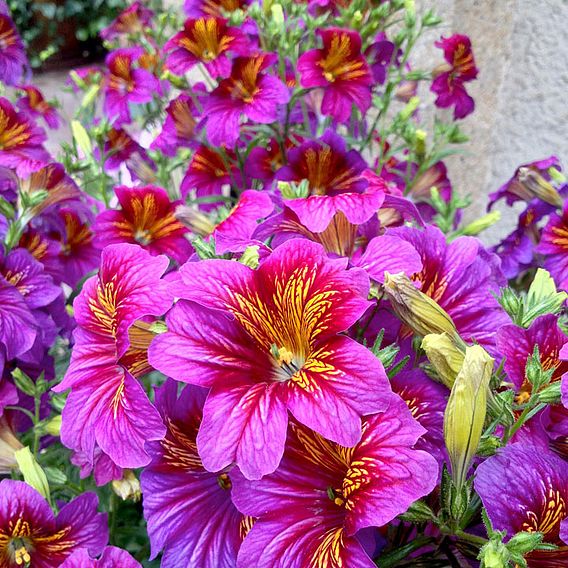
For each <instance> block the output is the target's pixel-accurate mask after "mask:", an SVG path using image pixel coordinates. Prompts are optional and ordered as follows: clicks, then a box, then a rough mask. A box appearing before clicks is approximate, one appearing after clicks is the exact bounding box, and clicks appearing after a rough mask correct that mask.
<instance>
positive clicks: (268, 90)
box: [204, 53, 290, 147]
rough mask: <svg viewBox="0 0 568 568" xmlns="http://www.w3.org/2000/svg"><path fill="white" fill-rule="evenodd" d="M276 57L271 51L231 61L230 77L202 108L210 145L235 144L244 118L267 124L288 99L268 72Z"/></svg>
mask: <svg viewBox="0 0 568 568" xmlns="http://www.w3.org/2000/svg"><path fill="white" fill-rule="evenodd" d="M276 60H277V57H276V55H274V54H272V53H257V54H256V55H252V56H250V57H238V58H237V59H235V60H234V61H233V66H232V69H231V74H230V76H229V77H228V78H227V79H223V80H222V81H221V82H220V83H219V85H218V87H217V88H216V89H214V90H213V91H212V92H211V94H210V95H209V98H208V100H207V102H206V105H205V108H204V115H205V116H206V117H207V125H206V128H207V138H208V140H209V142H211V144H214V145H216V146H222V145H226V146H228V147H232V146H234V145H235V143H236V142H237V140H238V138H239V134H240V124H241V122H242V121H243V120H245V121H246V120H248V121H251V122H256V123H259V124H270V123H271V122H274V121H275V120H276V119H277V117H278V107H279V105H283V104H286V103H287V102H288V101H289V100H290V92H289V90H288V88H287V87H286V85H284V83H282V81H281V80H280V79H279V78H278V77H276V76H275V75H273V74H271V73H269V72H267V69H268V68H269V67H271V66H273V65H274V64H275V63H276Z"/></svg>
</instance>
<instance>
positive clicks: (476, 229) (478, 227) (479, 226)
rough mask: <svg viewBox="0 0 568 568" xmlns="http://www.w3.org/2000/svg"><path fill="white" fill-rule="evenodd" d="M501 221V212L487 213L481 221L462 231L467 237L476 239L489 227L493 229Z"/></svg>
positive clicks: (474, 222)
mask: <svg viewBox="0 0 568 568" xmlns="http://www.w3.org/2000/svg"><path fill="white" fill-rule="evenodd" d="M500 219H501V212H500V211H491V213H487V215H483V217H480V218H479V219H476V220H475V221H473V222H472V223H470V224H469V225H466V226H465V227H464V228H463V229H462V231H461V234H462V235H467V236H470V237H475V236H476V235H479V233H481V232H483V231H485V230H486V229H488V228H489V227H492V226H493V225H495V223H497V222H498V221H499V220H500Z"/></svg>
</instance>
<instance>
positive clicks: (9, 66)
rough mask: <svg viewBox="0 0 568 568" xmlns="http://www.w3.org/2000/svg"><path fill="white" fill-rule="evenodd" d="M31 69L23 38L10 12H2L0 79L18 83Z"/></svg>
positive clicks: (0, 25) (8, 82) (8, 83)
mask: <svg viewBox="0 0 568 568" xmlns="http://www.w3.org/2000/svg"><path fill="white" fill-rule="evenodd" d="M28 69H29V63H28V58H27V56H26V49H25V47H24V43H23V42H22V38H21V37H20V34H19V33H18V30H17V29H16V26H15V25H14V22H13V21H12V18H10V14H9V12H6V13H0V81H1V82H2V83H4V84H6V85H17V84H18V83H19V82H20V80H21V79H22V78H23V76H24V74H25V73H26V72H27V71H28Z"/></svg>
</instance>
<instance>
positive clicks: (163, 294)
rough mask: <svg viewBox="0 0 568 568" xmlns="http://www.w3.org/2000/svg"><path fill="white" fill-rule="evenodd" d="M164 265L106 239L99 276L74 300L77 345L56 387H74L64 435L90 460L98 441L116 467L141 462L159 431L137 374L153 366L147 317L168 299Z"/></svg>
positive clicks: (164, 306) (161, 259)
mask: <svg viewBox="0 0 568 568" xmlns="http://www.w3.org/2000/svg"><path fill="white" fill-rule="evenodd" d="M167 266H168V260H167V258H166V257H164V256H158V257H154V256H151V255H150V254H149V253H148V252H147V251H145V250H143V249H142V248H140V247H139V246H137V245H131V244H120V245H109V246H107V247H106V248H105V249H104V251H103V252H102V255H101V268H100V271H99V274H98V275H97V276H94V277H92V278H90V279H89V280H87V281H86V282H85V284H84V285H83V289H82V290H81V293H80V294H79V295H78V296H77V298H76V300H75V302H74V304H73V307H74V311H75V319H76V320H77V328H76V330H75V332H74V336H73V337H74V340H75V346H74V348H73V352H72V356H71V363H70V365H69V368H68V370H67V373H66V374H65V377H64V379H63V381H62V382H61V383H60V384H59V385H57V386H56V387H54V389H53V390H54V391H56V392H62V391H64V390H67V389H69V388H70V389H71V392H70V394H69V396H68V398H67V402H66V404H65V408H64V409H63V413H62V419H63V423H62V428H61V441H62V442H63V444H65V445H66V446H67V447H69V448H71V449H73V450H75V451H82V452H85V453H86V454H87V458H88V460H89V461H91V462H93V460H94V452H95V449H96V447H97V446H98V447H100V448H101V450H102V451H103V452H104V453H105V454H107V455H108V456H109V457H110V458H111V459H112V460H113V462H114V463H116V464H117V465H118V466H120V467H139V466H143V465H146V464H147V463H148V462H149V457H148V455H147V453H146V452H145V450H144V442H145V441H147V440H156V439H160V438H161V437H162V436H163V435H164V427H163V424H162V420H161V418H160V415H159V413H158V411H157V410H156V409H155V407H154V406H153V405H152V403H151V402H150V401H149V400H148V397H147V395H146V393H145V392H144V389H143V388H142V386H141V384H140V382H139V381H138V380H137V378H138V377H141V376H142V375H144V374H146V373H148V372H149V371H151V370H152V368H151V367H150V366H149V365H148V361H147V355H146V349H147V345H148V344H149V341H150V340H151V338H152V337H153V335H154V334H153V333H152V332H151V330H150V325H149V323H148V322H147V321H146V319H147V316H152V315H154V316H158V315H161V314H162V313H164V312H165V311H166V309H167V308H168V307H169V306H170V304H171V296H170V294H169V293H168V292H167V291H166V288H165V283H164V282H163V281H162V280H161V279H160V277H161V275H162V274H163V273H164V271H165V270H166V268H167ZM144 318H146V319H144Z"/></svg>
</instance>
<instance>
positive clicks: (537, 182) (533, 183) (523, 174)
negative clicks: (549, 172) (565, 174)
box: [517, 167, 562, 207]
mask: <svg viewBox="0 0 568 568" xmlns="http://www.w3.org/2000/svg"><path fill="white" fill-rule="evenodd" d="M517 180H518V182H519V183H518V185H517V187H518V186H520V188H519V189H520V193H522V195H521V197H523V198H524V199H526V200H527V201H530V200H531V199H532V198H533V197H538V198H539V199H541V200H542V201H544V202H546V203H549V204H550V205H554V206H555V207H562V197H561V196H560V194H559V193H558V192H557V191H556V189H554V187H553V186H552V184H551V183H550V182H549V181H547V180H546V179H544V177H542V176H541V175H540V174H539V173H538V172H537V171H535V170H534V169H532V168H527V167H520V168H519V171H518V174H517ZM527 197H528V198H527Z"/></svg>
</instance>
